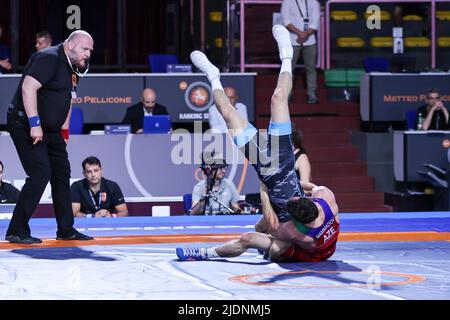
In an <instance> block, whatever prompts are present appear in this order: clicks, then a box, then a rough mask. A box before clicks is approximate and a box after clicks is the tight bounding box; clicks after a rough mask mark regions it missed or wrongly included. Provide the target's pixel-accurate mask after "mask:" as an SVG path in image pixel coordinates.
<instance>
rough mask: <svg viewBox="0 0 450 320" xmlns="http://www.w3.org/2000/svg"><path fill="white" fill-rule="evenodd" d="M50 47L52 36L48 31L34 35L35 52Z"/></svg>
mask: <svg viewBox="0 0 450 320" xmlns="http://www.w3.org/2000/svg"><path fill="white" fill-rule="evenodd" d="M51 46H52V35H51V34H50V32H48V31H45V30H44V31H41V32H38V33H37V34H36V45H35V47H36V51H41V50H42V49H45V48H48V47H51Z"/></svg>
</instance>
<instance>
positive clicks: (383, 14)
mask: <svg viewBox="0 0 450 320" xmlns="http://www.w3.org/2000/svg"><path fill="white" fill-rule="evenodd" d="M371 15H372V14H371V13H370V12H367V11H366V12H365V13H364V18H365V19H366V20H367V18H368V17H370V16H371ZM380 20H381V21H389V20H391V13H390V12H389V11H385V10H381V11H380Z"/></svg>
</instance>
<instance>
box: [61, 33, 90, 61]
mask: <svg viewBox="0 0 450 320" xmlns="http://www.w3.org/2000/svg"><path fill="white" fill-rule="evenodd" d="M93 50H94V39H92V37H91V35H90V34H89V33H87V32H86V31H83V30H76V31H74V32H72V33H71V34H70V36H69V37H68V38H67V39H66V41H64V52H65V53H66V55H67V56H68V57H69V60H70V62H71V63H72V64H74V65H76V66H77V67H78V68H87V66H88V64H89V59H90V57H91V53H92V51H93Z"/></svg>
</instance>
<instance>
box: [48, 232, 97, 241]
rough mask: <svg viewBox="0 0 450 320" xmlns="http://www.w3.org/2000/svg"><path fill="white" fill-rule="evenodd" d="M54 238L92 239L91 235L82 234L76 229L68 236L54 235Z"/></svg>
mask: <svg viewBox="0 0 450 320" xmlns="http://www.w3.org/2000/svg"><path fill="white" fill-rule="evenodd" d="M56 240H79V241H86V240H94V238H93V237H90V236H87V235H85V234H82V233H81V232H78V231H76V232H75V233H74V234H72V235H70V236H64V237H63V236H58V235H57V237H56Z"/></svg>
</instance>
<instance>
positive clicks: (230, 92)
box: [208, 87, 248, 133]
mask: <svg viewBox="0 0 450 320" xmlns="http://www.w3.org/2000/svg"><path fill="white" fill-rule="evenodd" d="M223 91H224V92H225V94H226V95H227V97H228V99H229V100H230V103H231V105H232V106H233V107H234V108H235V109H236V110H237V111H238V112H239V114H240V115H241V116H242V118H243V119H245V120H248V115H247V106H246V105H245V104H243V103H241V102H238V99H239V97H238V95H237V93H236V89H234V88H232V87H225V88H224V89H223ZM208 114H209V117H208V121H209V128H210V130H211V131H212V132H213V133H227V132H228V127H227V124H226V122H225V120H224V118H223V117H222V115H221V114H220V112H219V110H217V107H216V105H212V106H211V107H210V108H209V109H208Z"/></svg>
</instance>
